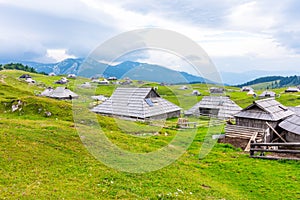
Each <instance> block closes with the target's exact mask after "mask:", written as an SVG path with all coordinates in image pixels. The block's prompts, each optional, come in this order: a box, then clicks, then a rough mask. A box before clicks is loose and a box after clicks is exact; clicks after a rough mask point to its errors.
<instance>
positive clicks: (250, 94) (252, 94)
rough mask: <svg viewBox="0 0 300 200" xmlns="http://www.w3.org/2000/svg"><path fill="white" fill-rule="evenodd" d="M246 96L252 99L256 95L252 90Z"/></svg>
mask: <svg viewBox="0 0 300 200" xmlns="http://www.w3.org/2000/svg"><path fill="white" fill-rule="evenodd" d="M247 95H248V96H253V97H256V96H257V94H256V93H255V92H254V91H253V90H250V91H249V92H248V93H247Z"/></svg>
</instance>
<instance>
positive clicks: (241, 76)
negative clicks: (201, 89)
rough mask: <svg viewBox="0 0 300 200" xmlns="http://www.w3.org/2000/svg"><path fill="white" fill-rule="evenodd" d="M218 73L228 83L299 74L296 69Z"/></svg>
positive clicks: (236, 83)
mask: <svg viewBox="0 0 300 200" xmlns="http://www.w3.org/2000/svg"><path fill="white" fill-rule="evenodd" d="M220 75H221V78H222V80H223V82H224V83H226V84H229V85H238V84H242V83H245V82H248V81H251V80H254V79H257V78H260V77H265V76H293V75H300V73H299V72H296V71H262V70H253V71H247V72H243V73H234V72H220Z"/></svg>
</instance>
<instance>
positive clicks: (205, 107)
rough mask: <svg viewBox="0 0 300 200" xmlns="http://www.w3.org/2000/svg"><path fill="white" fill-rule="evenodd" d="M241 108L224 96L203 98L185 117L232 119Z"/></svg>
mask: <svg viewBox="0 0 300 200" xmlns="http://www.w3.org/2000/svg"><path fill="white" fill-rule="evenodd" d="M241 110H242V108H241V107H240V106H238V105H237V104H236V103H234V102H233V101H232V100H230V98H229V97H225V96H205V97H203V98H202V100H201V101H199V102H198V103H197V104H195V105H194V106H193V107H192V108H191V109H189V110H188V111H186V112H185V114H186V115H195V116H199V115H206V116H213V117H218V118H223V119H224V118H233V116H234V114H236V113H238V112H239V111H241Z"/></svg>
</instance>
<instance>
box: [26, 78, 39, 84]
mask: <svg viewBox="0 0 300 200" xmlns="http://www.w3.org/2000/svg"><path fill="white" fill-rule="evenodd" d="M25 81H26V82H27V83H35V82H36V81H35V80H33V79H32V78H26V79H25Z"/></svg>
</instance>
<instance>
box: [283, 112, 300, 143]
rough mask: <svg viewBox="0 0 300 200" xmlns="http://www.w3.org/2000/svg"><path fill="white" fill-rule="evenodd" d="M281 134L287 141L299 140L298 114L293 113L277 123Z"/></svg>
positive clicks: (299, 119)
mask: <svg viewBox="0 0 300 200" xmlns="http://www.w3.org/2000/svg"><path fill="white" fill-rule="evenodd" d="M278 126H279V127H280V128H281V131H280V132H281V135H282V137H284V139H285V140H286V141H287V142H300V116H299V115H297V114H295V115H293V116H291V117H289V118H287V119H285V120H284V121H282V122H281V123H279V125H278Z"/></svg>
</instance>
